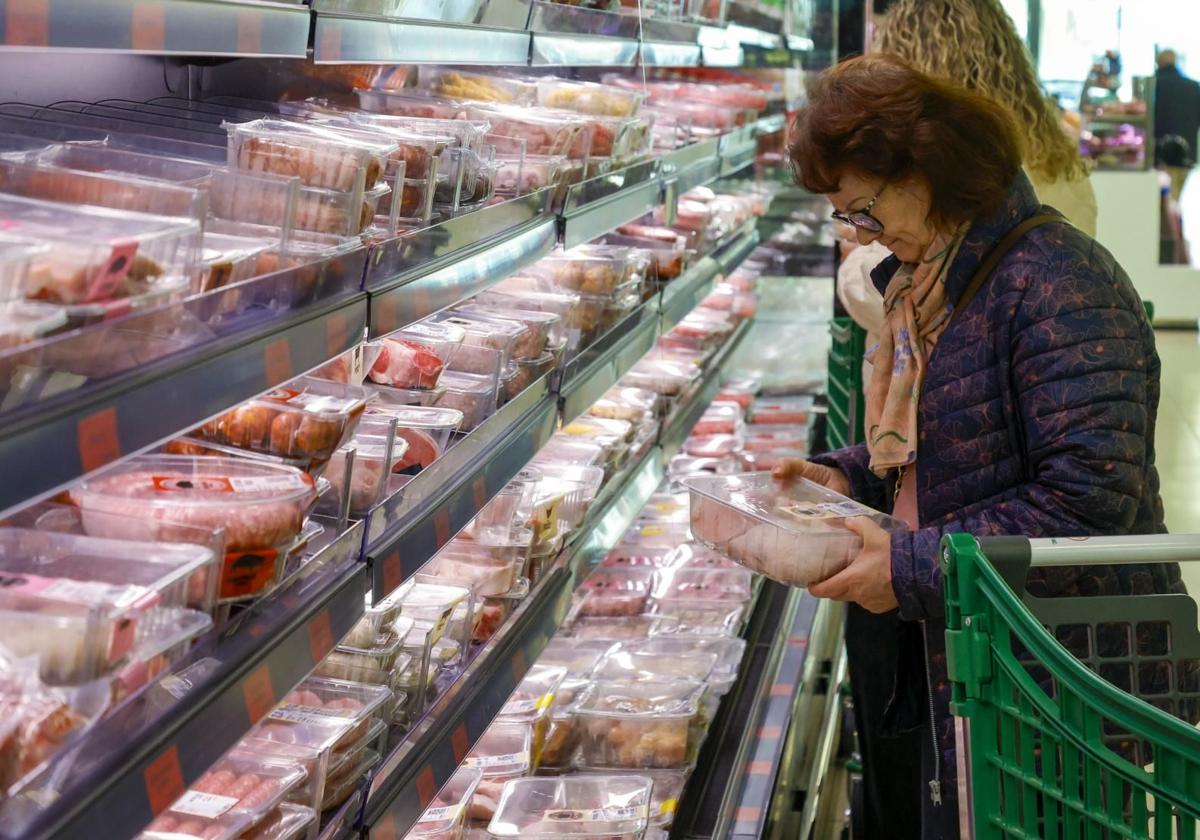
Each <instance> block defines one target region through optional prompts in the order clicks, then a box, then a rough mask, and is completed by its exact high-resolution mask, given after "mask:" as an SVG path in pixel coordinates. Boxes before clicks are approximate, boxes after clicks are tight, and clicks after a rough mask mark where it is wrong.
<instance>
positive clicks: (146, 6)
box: [129, 3, 167, 52]
mask: <svg viewBox="0 0 1200 840" xmlns="http://www.w3.org/2000/svg"><path fill="white" fill-rule="evenodd" d="M132 18H133V19H132V20H131V21H130V38H129V45H130V47H132V48H133V49H135V50H141V51H142V52H162V51H163V49H164V48H166V45H167V12H166V9H164V8H163V7H162V6H161V5H159V4H157V3H135V4H134V6H133V11H132Z"/></svg>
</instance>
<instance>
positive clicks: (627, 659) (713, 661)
mask: <svg viewBox="0 0 1200 840" xmlns="http://www.w3.org/2000/svg"><path fill="white" fill-rule="evenodd" d="M717 661H718V658H717V654H715V653H712V652H705V651H682V650H681V651H676V652H675V653H674V654H673V655H672V656H669V657H665V656H659V655H657V654H654V653H646V652H644V651H636V650H625V649H624V648H622V649H621V650H616V651H613V652H612V653H610V654H608V655H607V656H606V657H604V660H603V661H602V662H601V663H600V664H599V665H598V666H597V668H596V673H595V679H596V680H597V681H600V682H617V683H643V682H662V681H664V680H691V681H694V682H706V681H707V680H708V678H709V676H710V675H711V674H712V672H713V669H715V668H716V667H717Z"/></svg>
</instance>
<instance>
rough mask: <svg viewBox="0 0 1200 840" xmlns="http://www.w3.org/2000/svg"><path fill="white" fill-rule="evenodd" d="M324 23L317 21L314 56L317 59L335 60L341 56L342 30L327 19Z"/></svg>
mask: <svg viewBox="0 0 1200 840" xmlns="http://www.w3.org/2000/svg"><path fill="white" fill-rule="evenodd" d="M318 20H319V19H318ZM324 24H325V25H324V26H321V25H320V23H318V28H317V54H316V58H317V60H318V61H337V60H338V59H339V58H341V57H342V30H341V29H340V28H339V27H338V25H337V24H336V23H333V22H331V21H329V20H328V19H326V20H325V21H324Z"/></svg>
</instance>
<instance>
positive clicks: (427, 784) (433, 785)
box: [417, 767, 438, 808]
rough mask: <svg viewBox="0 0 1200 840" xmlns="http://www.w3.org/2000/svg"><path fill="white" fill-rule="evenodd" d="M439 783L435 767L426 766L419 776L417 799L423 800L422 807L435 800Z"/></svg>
mask: <svg viewBox="0 0 1200 840" xmlns="http://www.w3.org/2000/svg"><path fill="white" fill-rule="evenodd" d="M437 792H438V783H437V779H436V778H435V777H434V775H433V768H432V767H426V768H425V769H424V770H422V771H421V773H420V775H418V776H417V799H419V800H420V801H421V807H422V808H424V807H425V806H426V805H428V804H429V803H430V802H432V801H433V797H435V796H437Z"/></svg>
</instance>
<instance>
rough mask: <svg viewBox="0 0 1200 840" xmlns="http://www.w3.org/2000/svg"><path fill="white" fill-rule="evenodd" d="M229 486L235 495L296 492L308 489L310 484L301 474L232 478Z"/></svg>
mask: <svg viewBox="0 0 1200 840" xmlns="http://www.w3.org/2000/svg"><path fill="white" fill-rule="evenodd" d="M229 486H230V487H232V488H233V492H235V493H271V492H275V491H279V490H295V489H299V488H301V487H307V486H308V483H307V482H306V481H305V480H304V478H302V477H301V475H300V474H293V475H260V476H237V477H234V476H230V478H229Z"/></svg>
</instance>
